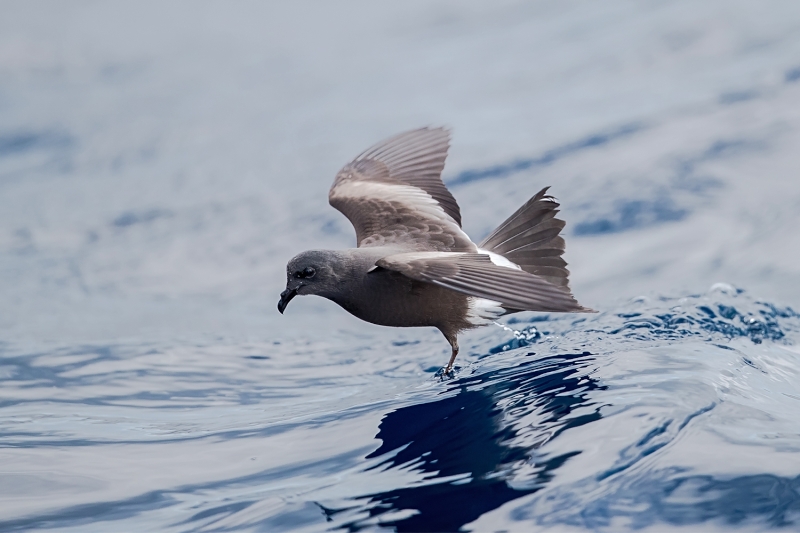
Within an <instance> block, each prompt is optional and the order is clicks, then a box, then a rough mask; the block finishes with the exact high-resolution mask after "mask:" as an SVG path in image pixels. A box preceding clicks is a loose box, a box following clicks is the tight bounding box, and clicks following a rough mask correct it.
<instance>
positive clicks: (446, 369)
mask: <svg viewBox="0 0 800 533" xmlns="http://www.w3.org/2000/svg"><path fill="white" fill-rule="evenodd" d="M447 340H449V341H450V346H451V347H452V348H453V353H452V355H450V362H449V363H447V366H446V367H444V374H449V373H450V372H452V371H453V363H455V362H456V357H457V356H458V339H457V338H454V339H453V340H450V339H447Z"/></svg>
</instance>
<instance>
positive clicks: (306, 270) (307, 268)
mask: <svg viewBox="0 0 800 533" xmlns="http://www.w3.org/2000/svg"><path fill="white" fill-rule="evenodd" d="M341 262H342V261H341V259H340V257H339V255H338V254H337V253H336V252H333V251H329V250H309V251H307V252H303V253H301V254H298V255H296V256H294V257H293V258H292V260H291V261H289V264H287V265H286V290H285V291H283V292H282V293H281V299H280V301H279V302H278V311H280V312H281V314H283V311H284V310H285V309H286V306H287V305H289V302H290V301H291V300H292V298H294V297H295V296H297V295H298V294H299V295H305V294H316V295H318V296H325V297H327V296H328V295H329V294H331V293H332V292H333V291H335V290H336V288H337V286H338V284H339V275H338V274H337V265H338V264H339V263H341Z"/></svg>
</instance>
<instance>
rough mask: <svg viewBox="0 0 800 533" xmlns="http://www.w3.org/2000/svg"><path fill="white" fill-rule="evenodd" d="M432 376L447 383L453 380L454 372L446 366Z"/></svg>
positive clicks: (453, 369) (450, 367)
mask: <svg viewBox="0 0 800 533" xmlns="http://www.w3.org/2000/svg"><path fill="white" fill-rule="evenodd" d="M459 368H460V367H459ZM433 376H434V377H435V378H437V379H438V380H439V381H448V380H451V379H455V377H456V371H455V368H454V367H452V366H450V365H448V366H444V367H442V368H440V369H439V370H437V371H436V373H435V374H434V375H433Z"/></svg>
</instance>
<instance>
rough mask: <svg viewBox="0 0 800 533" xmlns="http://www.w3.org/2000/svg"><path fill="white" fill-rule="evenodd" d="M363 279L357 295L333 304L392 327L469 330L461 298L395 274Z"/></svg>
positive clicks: (466, 299) (361, 317)
mask: <svg viewBox="0 0 800 533" xmlns="http://www.w3.org/2000/svg"><path fill="white" fill-rule="evenodd" d="M367 277H368V281H367V282H365V283H363V284H362V287H363V289H362V291H363V292H362V293H361V294H359V295H354V296H357V297H354V298H352V299H350V300H349V301H347V300H344V301H341V302H337V303H339V305H341V306H342V307H343V308H344V309H346V310H347V311H348V312H350V313H351V314H353V315H355V316H356V317H358V318H360V319H361V320H364V321H366V322H371V323H373V324H378V325H381V326H394V327H419V326H433V327H438V328H440V329H442V328H448V329H458V330H460V329H466V328H468V327H470V324H469V322H468V321H467V320H466V317H467V311H468V298H467V296H465V295H463V294H460V293H457V292H455V291H451V290H448V289H445V288H442V287H438V286H436V285H432V284H430V283H424V282H419V281H413V280H411V279H409V278H407V277H405V276H403V275H402V274H399V273H396V272H389V271H384V272H380V273H378V272H374V273H371V274H368V276H367Z"/></svg>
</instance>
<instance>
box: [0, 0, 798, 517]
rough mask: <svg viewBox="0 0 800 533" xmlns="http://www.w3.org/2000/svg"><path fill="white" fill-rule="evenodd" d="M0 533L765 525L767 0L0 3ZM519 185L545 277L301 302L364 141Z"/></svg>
mask: <svg viewBox="0 0 800 533" xmlns="http://www.w3.org/2000/svg"><path fill="white" fill-rule="evenodd" d="M0 10H1V11H2V16H0V379H2V387H0V530H2V531H22V530H26V531H27V530H50V529H52V530H63V531H81V532H84V531H284V530H292V531H325V530H330V529H332V530H353V531H354V530H375V529H388V530H392V529H396V530H399V531H420V530H422V531H430V530H439V531H456V530H458V529H462V530H472V531H531V530H554V531H565V530H567V531H585V530H601V531H621V530H658V531H661V530H669V529H673V528H674V529H685V530H690V531H697V530H728V529H731V528H740V529H744V530H763V529H767V528H786V529H796V528H798V527H800V349H798V344H797V342H798V340H800V316H798V314H797V313H796V311H797V310H798V309H800V231H798V230H797V228H800V178H798V168H800V156H798V154H800V150H798V147H799V146H800V4H798V3H796V2H790V1H786V2H731V1H717V2H715V1H709V2H703V3H697V2H648V3H642V2H621V1H615V2H603V3H596V2H594V3H593V2H577V3H575V2H571V3H555V2H552V3H543V2H492V3H484V2H475V3H470V2H461V1H458V2H455V1H453V2H404V3H402V5H401V4H398V5H390V4H374V3H360V2H337V3H324V2H319V3H311V2H292V3H249V2H237V3H222V2H220V3H197V2H185V3H183V2H171V3H168V4H163V3H155V2H153V3H147V2H135V3H130V2H129V3H122V2H119V3H117V2H104V3H95V2H70V3H62V2H10V1H6V2H1V3H0ZM427 124H436V125H438V124H444V125H448V126H451V127H452V128H453V131H454V141H453V148H452V150H451V156H450V159H449V161H448V164H447V167H446V169H445V174H444V179H445V181H446V182H447V183H448V184H449V185H450V188H451V190H452V191H453V193H454V195H455V196H456V198H457V199H458V201H459V203H460V204H461V208H462V213H463V218H464V226H465V229H466V230H467V231H468V233H470V234H471V235H472V236H473V237H474V238H475V239H479V238H481V237H482V236H484V235H485V234H487V233H488V232H489V231H490V230H491V229H492V228H493V227H494V226H495V225H497V224H498V223H499V222H501V221H502V219H503V218H504V217H505V216H507V215H508V214H509V213H510V212H512V211H513V210H514V209H516V207H518V205H519V204H520V203H522V202H523V201H524V200H525V199H527V197H528V196H530V195H532V194H533V193H535V192H536V191H538V190H539V188H541V187H542V186H545V185H552V189H551V191H552V192H553V194H555V195H556V196H558V197H559V199H560V200H561V202H562V205H563V211H562V214H563V217H564V219H565V220H567V223H568V225H567V228H566V230H565V231H566V237H567V243H568V245H567V260H568V261H569V262H570V268H571V270H572V273H573V274H572V280H573V282H572V285H573V287H574V292H575V294H576V295H577V297H578V298H579V299H580V301H581V302H582V303H584V304H585V305H588V306H591V307H593V308H596V309H598V310H600V313H599V314H597V315H581V316H569V315H562V316H559V315H541V314H539V315H537V314H534V313H524V314H520V315H517V316H515V317H511V318H509V319H506V320H504V324H505V328H501V327H489V328H484V329H481V330H478V331H475V332H471V333H469V334H468V335H466V336H465V337H464V339H463V340H462V348H463V352H462V356H460V359H459V361H460V367H459V370H458V373H457V375H456V378H455V379H453V380H450V381H446V382H440V381H438V380H436V379H435V378H434V376H433V374H434V372H435V371H436V370H437V369H438V368H439V367H441V366H442V365H444V363H445V362H446V359H447V354H448V347H447V344H446V342H445V341H444V340H443V339H442V338H441V337H440V335H439V334H438V333H437V332H435V331H428V330H399V329H388V328H380V327H377V326H372V325H369V324H365V323H362V322H359V321H358V320H356V319H354V318H352V317H350V316H349V315H347V314H346V313H345V312H344V311H342V310H341V309H339V308H337V307H336V306H335V305H333V304H331V303H329V302H326V301H323V300H321V299H313V298H299V299H297V300H295V301H293V302H292V304H291V306H290V307H289V309H288V311H287V313H286V315H285V316H280V315H279V314H278V312H277V310H276V309H275V304H276V302H277V295H278V293H279V292H280V291H281V290H282V288H283V284H284V265H285V262H286V260H287V259H288V258H290V257H291V256H292V255H294V254H295V253H297V252H298V251H301V250H304V249H308V248H315V247H332V248H336V247H345V246H351V245H352V243H353V235H352V229H351V228H350V227H349V225H348V223H347V221H346V220H345V219H344V218H343V217H342V216H341V215H340V214H339V213H337V212H336V211H334V210H333V209H332V208H330V207H329V206H328V205H327V199H326V195H327V190H328V187H329V186H330V183H331V181H332V179H333V176H334V174H335V172H336V171H337V170H338V169H339V168H340V167H341V166H342V165H343V164H344V163H345V162H347V161H348V160H349V159H350V158H351V157H353V156H354V155H356V154H357V153H358V152H360V151H361V150H362V149H364V148H365V147H367V146H369V145H370V144H371V143H373V142H375V141H377V140H379V139H381V138H383V137H385V136H387V135H391V134H393V133H396V132H399V131H402V130H404V129H410V128H414V127H418V126H421V125H427Z"/></svg>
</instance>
